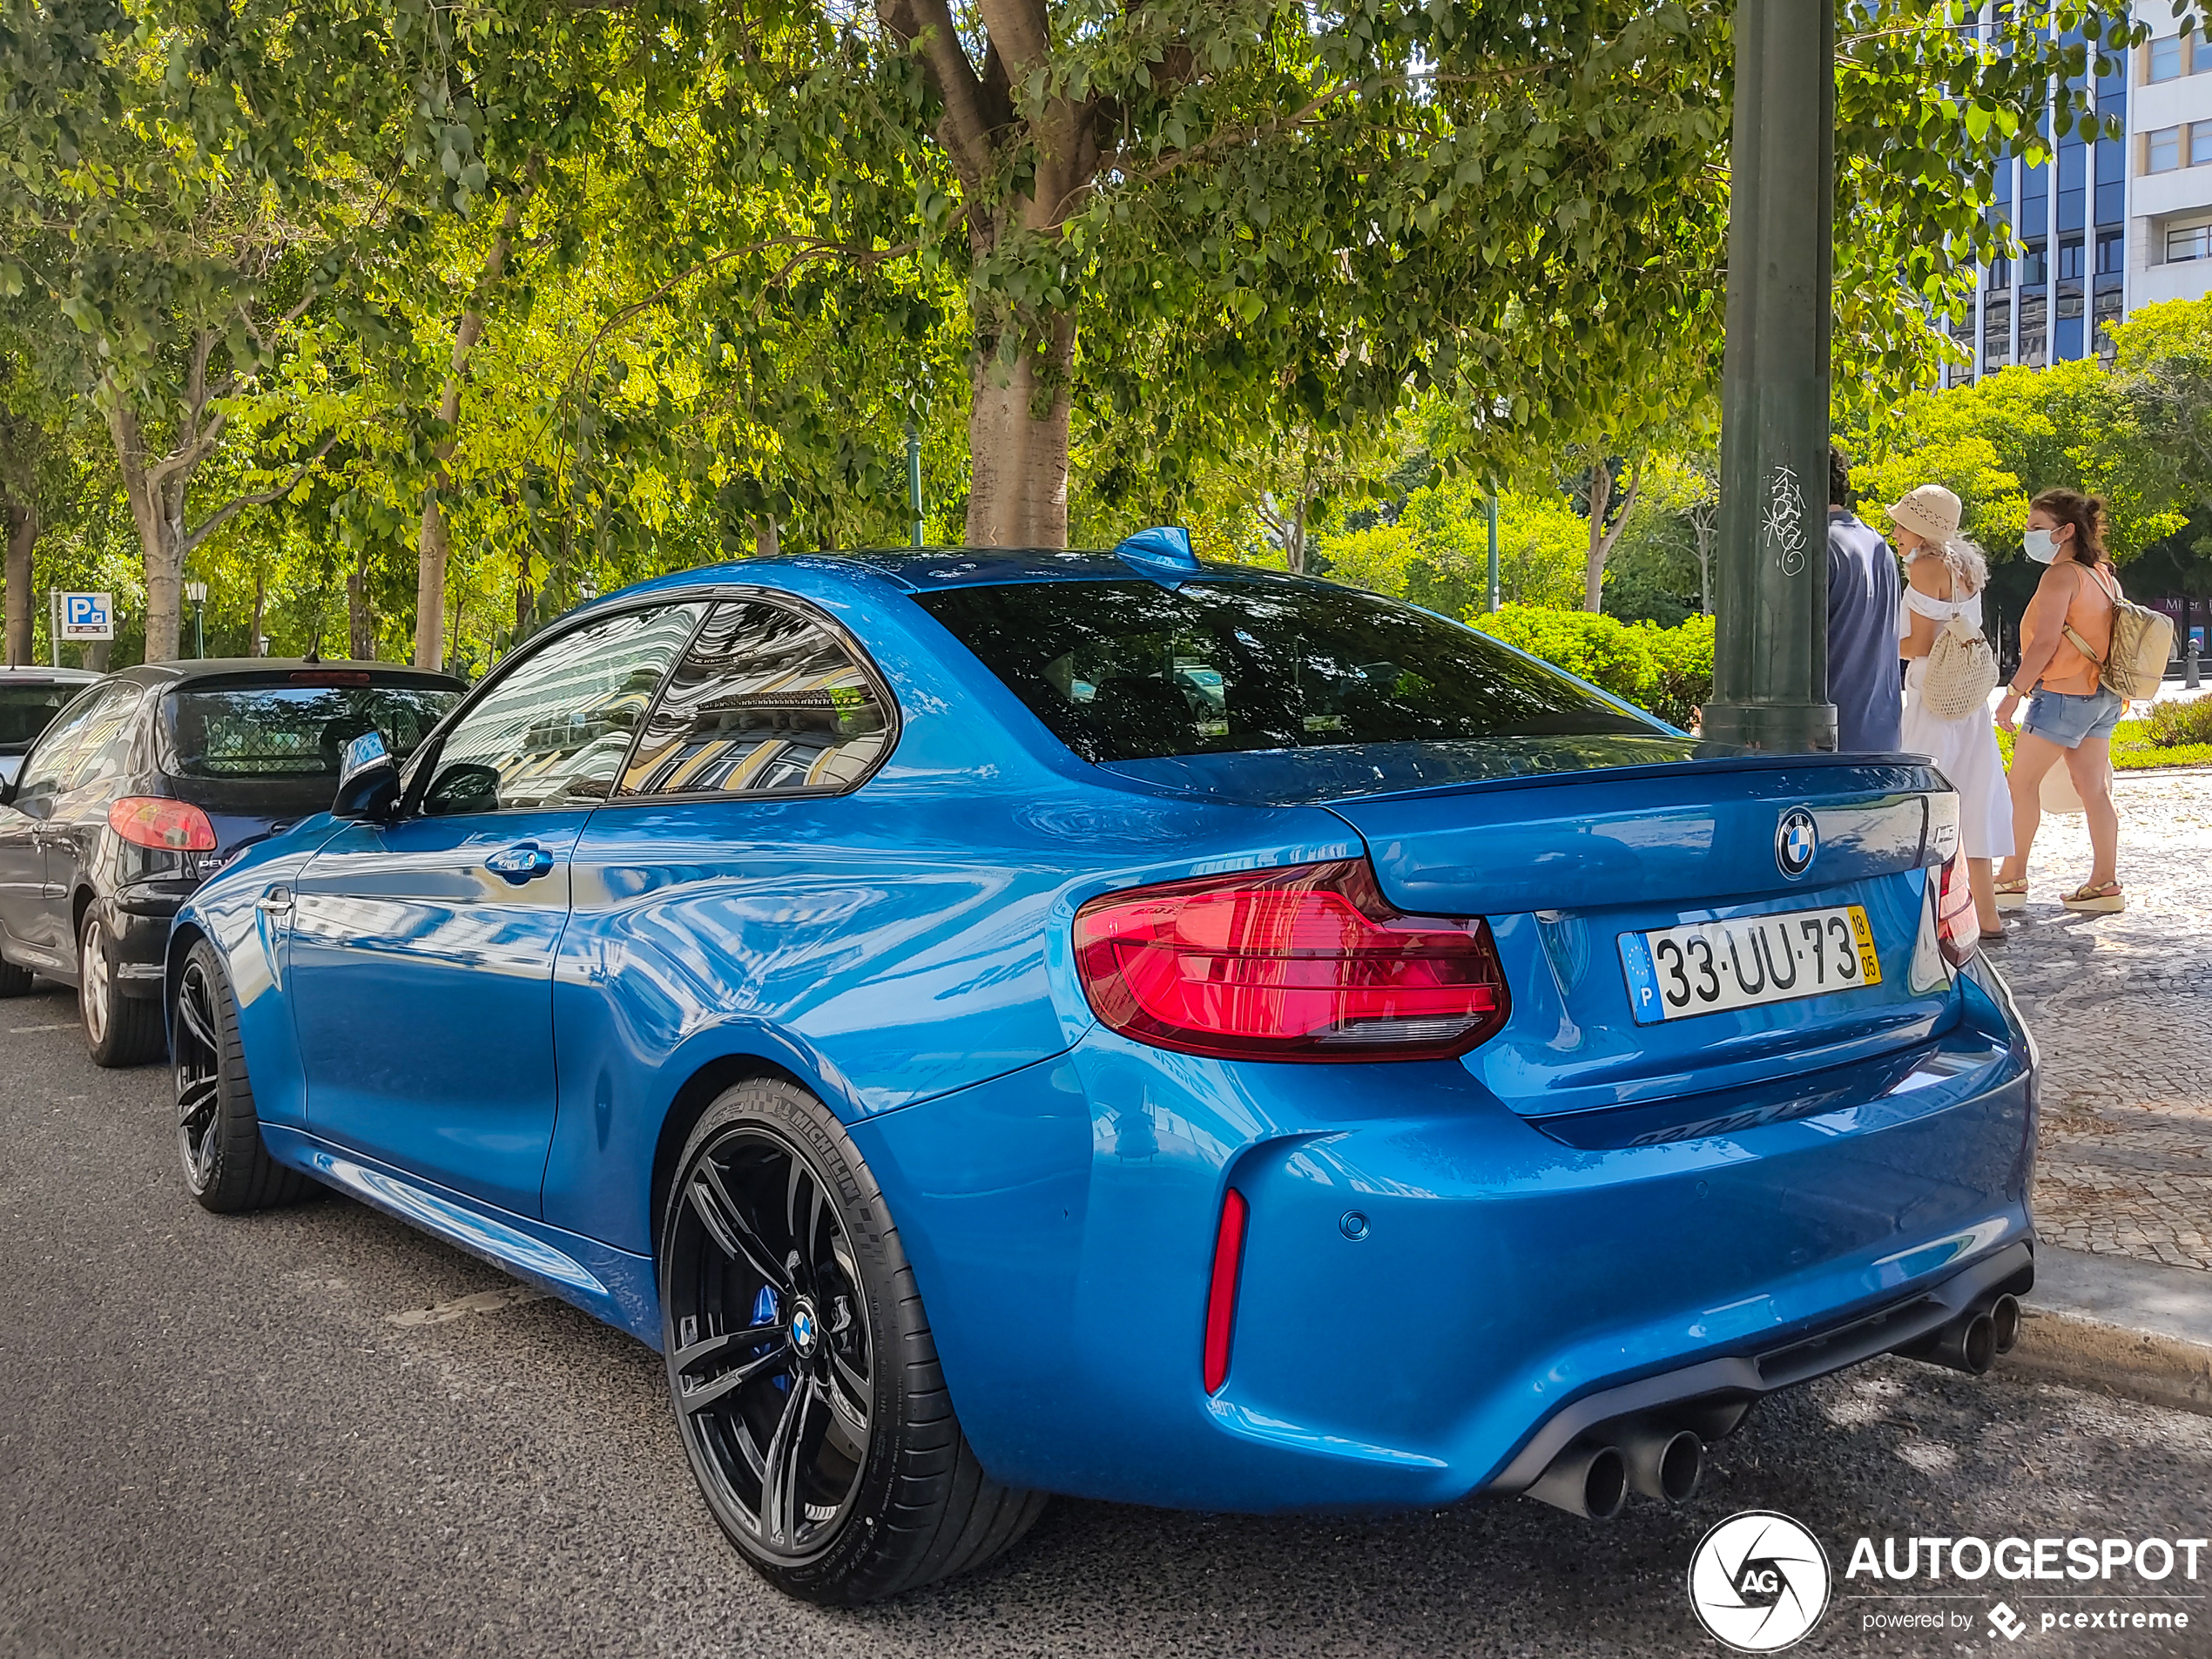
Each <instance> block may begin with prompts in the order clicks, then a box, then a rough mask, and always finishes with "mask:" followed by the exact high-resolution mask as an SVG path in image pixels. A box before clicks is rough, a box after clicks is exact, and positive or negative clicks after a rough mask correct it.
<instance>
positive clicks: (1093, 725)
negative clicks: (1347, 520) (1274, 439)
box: [916, 581, 1655, 761]
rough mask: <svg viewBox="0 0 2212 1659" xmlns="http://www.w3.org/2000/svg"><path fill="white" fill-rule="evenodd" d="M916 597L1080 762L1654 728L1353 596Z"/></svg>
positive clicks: (1015, 586) (1076, 593)
mask: <svg viewBox="0 0 2212 1659" xmlns="http://www.w3.org/2000/svg"><path fill="white" fill-rule="evenodd" d="M916 599H917V601H918V603H920V604H921V605H922V606H923V607H924V608H925V609H926V610H928V611H929V613H930V614H931V615H932V616H934V617H936V618H937V620H938V621H939V622H941V623H942V624H945V626H946V627H947V628H948V629H950V630H951V631H953V632H954V634H955V635H957V636H958V637H959V638H960V641H961V644H964V645H966V646H967V647H968V649H969V650H970V651H974V653H975V654H976V656H978V657H980V658H982V659H983V662H984V664H985V665H986V666H988V668H989V669H990V670H991V671H992V672H993V673H995V674H996V675H997V676H998V677H999V678H1000V679H1001V680H1003V681H1004V682H1005V683H1006V685H1007V687H1008V690H1010V691H1013V692H1014V694H1015V696H1016V697H1019V698H1021V699H1022V701H1023V702H1024V703H1026V704H1028V705H1029V707H1030V709H1031V710H1033V711H1035V714H1036V715H1037V718H1040V719H1042V721H1043V722H1044V723H1045V725H1048V726H1049V727H1050V728H1051V729H1052V732H1053V733H1054V734H1055V736H1057V737H1058V738H1060V740H1061V741H1062V742H1063V743H1065V744H1066V745H1068V746H1069V748H1070V749H1073V750H1074V751H1075V752H1076V753H1077V754H1079V755H1081V756H1082V757H1083V758H1084V759H1086V760H1094V761H1110V760H1143V759H1152V758H1154V757H1156V756H1161V755H1190V754H1211V753H1218V752H1224V751H1229V750H1237V749H1286V748H1312V747H1318V746H1322V745H1336V744H1358V743H1409V742H1417V741H1424V740H1431V741H1433V740H1439V739H1443V740H1449V739H1453V738H1501V737H1536V736H1552V735H1563V736H1584V735H1597V734H1601V733H1606V732H1635V733H1641V734H1643V735H1646V736H1649V735H1650V734H1651V733H1652V732H1653V731H1654V730H1655V728H1654V727H1653V726H1652V725H1649V724H1648V723H1646V722H1644V721H1642V720H1639V719H1637V718H1635V717H1634V716H1633V715H1629V714H1624V713H1622V711H1620V710H1619V709H1617V708H1615V706H1614V705H1612V704H1610V703H1608V702H1607V701H1605V700H1604V699H1603V698H1601V697H1599V696H1597V695H1596V694H1595V692H1592V691H1585V690H1584V689H1583V688H1582V687H1581V686H1580V685H1576V684H1575V682H1573V681H1572V680H1570V679H1568V678H1566V677H1565V676H1564V675H1562V674H1559V673H1556V672H1554V671H1553V670H1551V669H1549V668H1548V667H1546V666H1545V665H1544V664H1541V663H1536V662H1532V661H1530V660H1529V659H1528V658H1525V657H1522V656H1520V655H1518V654H1517V653H1515V652H1514V651H1508V650H1507V649H1506V647H1504V646H1502V645H1501V644H1498V643H1497V642H1496V641H1494V640H1492V639H1488V638H1486V637H1483V636H1482V635H1480V634H1478V633H1476V632H1474V631H1473V630H1471V629H1467V628H1462V627H1460V626H1458V625H1457V624H1453V623H1448V622H1446V621H1444V620H1443V619H1442V618H1441V617H1433V616H1431V615H1429V614H1428V613H1427V612H1426V611H1422V610H1413V608H1412V607H1411V606H1408V605H1403V604H1398V603H1397V602H1396V601H1395V600H1391V599H1385V598H1382V597H1379V596H1377V595H1375V594H1372V593H1363V592H1361V591H1359V590H1358V589H1354V588H1330V587H1320V586H1313V587H1309V586H1305V585H1303V584H1293V583H1288V582H1285V583H1270V582H1253V581H1243V582H1187V583H1184V584H1183V585H1182V586H1180V587H1178V588H1174V589H1169V588H1164V587H1162V586H1160V585H1159V584H1157V583H1151V582H1141V581H1139V582H1050V583H1045V582H1038V583H1008V584H1006V585H1003V586H993V587H974V588H951V589H946V590H941V591H939V592H935V593H924V594H919V595H917V596H916Z"/></svg>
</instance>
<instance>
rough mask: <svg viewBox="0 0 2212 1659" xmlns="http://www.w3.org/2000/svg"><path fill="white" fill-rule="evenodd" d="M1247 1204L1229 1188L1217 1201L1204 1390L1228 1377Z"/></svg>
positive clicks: (1216, 1389) (1212, 1391)
mask: <svg viewBox="0 0 2212 1659" xmlns="http://www.w3.org/2000/svg"><path fill="white" fill-rule="evenodd" d="M1250 1214H1251V1205H1250V1204H1246V1203H1245V1202H1244V1194H1243V1193H1241V1192H1239V1191H1238V1190H1237V1189H1236V1188H1234V1187H1231V1188H1230V1189H1229V1190H1228V1192H1227V1193H1225V1194H1224V1195H1223V1197H1222V1200H1221V1231H1220V1232H1218V1233H1217V1234H1216V1235H1215V1236H1214V1241H1213V1282H1212V1283H1211V1285H1209V1286H1208V1287H1207V1291H1206V1392H1207V1393H1209V1394H1217V1393H1220V1392H1221V1386H1222V1384H1224V1383H1225V1382H1227V1381H1228V1380H1229V1333H1230V1332H1231V1331H1233V1330H1234V1329H1235V1328H1236V1325H1237V1275H1238V1271H1239V1270H1240V1269H1241V1268H1242V1267H1243V1266H1244V1220H1245V1217H1247V1216H1249V1215H1250Z"/></svg>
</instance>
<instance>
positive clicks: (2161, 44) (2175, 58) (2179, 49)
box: [2150, 35, 2188, 83]
mask: <svg viewBox="0 0 2212 1659" xmlns="http://www.w3.org/2000/svg"><path fill="white" fill-rule="evenodd" d="M2187 57H2188V47H2187V43H2186V42H2185V41H2184V40H2183V39H2182V37H2181V36H2179V35H2168V36H2167V37H2166V38H2165V39H2163V40H2154V41H2152V42H2151V44H2150V78H2151V80H2152V81H2153V82H2154V83H2155V82H2158V81H2175V80H2179V79H2180V78H2182V76H2183V75H2185V74H2187V73H2188V70H2187V69H2186V68H2185V67H2184V62H2185V60H2186V59H2187Z"/></svg>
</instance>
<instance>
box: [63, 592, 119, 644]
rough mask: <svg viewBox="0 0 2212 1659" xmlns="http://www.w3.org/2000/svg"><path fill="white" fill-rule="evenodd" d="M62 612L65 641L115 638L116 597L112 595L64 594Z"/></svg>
mask: <svg viewBox="0 0 2212 1659" xmlns="http://www.w3.org/2000/svg"><path fill="white" fill-rule="evenodd" d="M61 612H62V637H63V638H64V639H112V638H114V637H115V596H114V595H113V594H111V593H64V594H63V595H62V596H61Z"/></svg>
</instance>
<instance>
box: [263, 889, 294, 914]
mask: <svg viewBox="0 0 2212 1659" xmlns="http://www.w3.org/2000/svg"><path fill="white" fill-rule="evenodd" d="M254 908H255V909H257V910H265V911H266V912H267V913H268V914H271V915H273V916H280V915H283V914H286V913H287V912H288V911H289V910H290V909H291V908H292V889H291V888H290V887H271V888H270V889H269V890H268V891H267V892H266V893H265V894H262V895H261V896H260V898H259V899H257V900H254Z"/></svg>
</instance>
